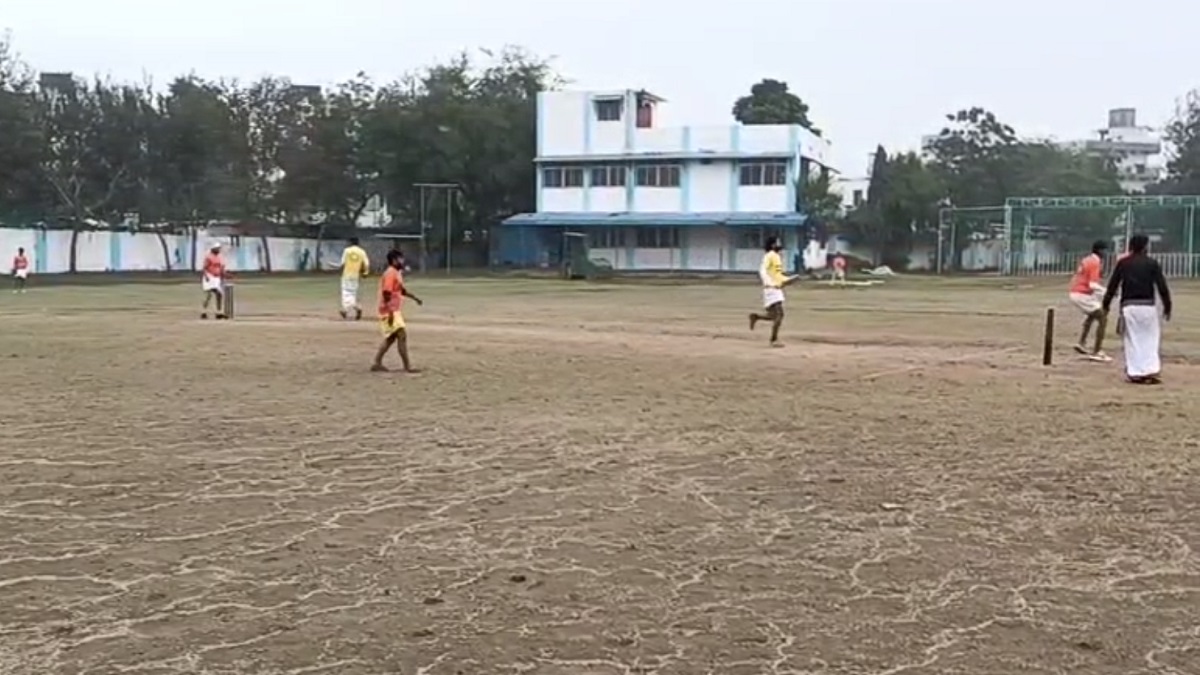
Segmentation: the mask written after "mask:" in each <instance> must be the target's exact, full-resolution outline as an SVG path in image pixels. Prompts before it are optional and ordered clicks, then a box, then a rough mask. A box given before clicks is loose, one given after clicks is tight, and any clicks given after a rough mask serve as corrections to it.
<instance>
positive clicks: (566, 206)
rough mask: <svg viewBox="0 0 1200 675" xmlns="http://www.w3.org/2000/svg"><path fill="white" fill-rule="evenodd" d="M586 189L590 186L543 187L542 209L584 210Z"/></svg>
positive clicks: (566, 211) (572, 211) (561, 210)
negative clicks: (584, 192)
mask: <svg viewBox="0 0 1200 675" xmlns="http://www.w3.org/2000/svg"><path fill="white" fill-rule="evenodd" d="M586 189H588V188H542V198H541V200H540V202H541V205H542V207H541V210H542V211H549V212H551V213H577V212H580V211H583V191H584V190H586ZM622 210H623V209H622Z"/></svg>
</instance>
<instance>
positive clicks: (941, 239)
mask: <svg viewBox="0 0 1200 675" xmlns="http://www.w3.org/2000/svg"><path fill="white" fill-rule="evenodd" d="M1198 206H1200V196H1191V195H1162V196H1140V195H1117V196H1096V197H1012V198H1009V199H1007V200H1006V201H1005V203H1004V205H1003V206H982V207H966V208H962V207H946V208H943V209H941V210H940V212H939V222H938V225H939V226H938V257H937V259H938V267H937V271H938V272H939V273H941V272H998V273H1000V274H1004V275H1009V276H1038V275H1065V274H1070V273H1072V272H1073V271H1074V270H1075V267H1076V266H1077V265H1078V264H1079V259H1080V258H1081V257H1082V256H1084V255H1085V254H1087V253H1088V252H1089V251H1090V250H1091V247H1092V244H1093V242H1095V241H1097V240H1102V241H1105V242H1107V243H1108V244H1109V245H1110V246H1111V247H1112V249H1113V250H1115V251H1121V250H1124V248H1125V242H1127V241H1128V240H1129V237H1130V236H1132V235H1133V234H1135V233H1141V234H1145V235H1147V236H1149V237H1150V250H1151V252H1152V253H1153V255H1154V256H1155V257H1156V258H1158V260H1159V261H1160V262H1162V264H1163V268H1164V271H1165V272H1166V273H1167V275H1168V276H1172V277H1198V276H1200V250H1198V249H1197V241H1196V239H1197V237H1196V234H1197V233H1196V228H1197V223H1196V211H1197V207H1198Z"/></svg>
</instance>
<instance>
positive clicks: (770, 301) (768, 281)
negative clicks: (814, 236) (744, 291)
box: [750, 237, 799, 347]
mask: <svg viewBox="0 0 1200 675" xmlns="http://www.w3.org/2000/svg"><path fill="white" fill-rule="evenodd" d="M764 248H765V249H766V253H764V254H763V259H762V265H760V266H759V268H758V278H759V280H760V281H761V282H762V291H763V308H764V309H765V310H766V312H765V313H758V312H754V313H752V314H750V330H754V327H755V326H757V325H758V322H759V321H770V322H771V342H770V344H771V346H772V347H782V346H783V343H781V342H780V341H779V327H780V326H782V325H783V300H784V297H783V288H784V286H787V285H789V284H791V283H792V282H794V281H796V279H798V278H799V277H797V276H787V275H785V274H784V273H783V258H782V257H781V256H780V255H779V252H780V251H781V250H783V241H782V240H781V239H780V238H779V237H770V238H768V239H767V242H766V246H765V247H764Z"/></svg>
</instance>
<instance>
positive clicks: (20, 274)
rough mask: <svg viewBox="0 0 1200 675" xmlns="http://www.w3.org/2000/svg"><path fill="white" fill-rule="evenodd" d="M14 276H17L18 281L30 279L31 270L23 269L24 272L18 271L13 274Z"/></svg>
mask: <svg viewBox="0 0 1200 675" xmlns="http://www.w3.org/2000/svg"><path fill="white" fill-rule="evenodd" d="M13 276H15V277H16V278H18V279H28V278H29V269H28V268H26V269H22V270H17V271H16V272H14V273H13Z"/></svg>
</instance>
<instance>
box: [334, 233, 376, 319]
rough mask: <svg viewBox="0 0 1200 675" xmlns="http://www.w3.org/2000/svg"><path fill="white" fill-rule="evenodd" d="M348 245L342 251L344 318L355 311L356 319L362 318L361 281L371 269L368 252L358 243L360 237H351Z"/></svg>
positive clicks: (342, 313)
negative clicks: (360, 302) (359, 290)
mask: <svg viewBox="0 0 1200 675" xmlns="http://www.w3.org/2000/svg"><path fill="white" fill-rule="evenodd" d="M347 243H348V246H346V249H345V250H344V251H342V282H341V283H342V309H341V311H340V312H339V313H340V314H341V315H342V318H343V319H347V318H349V317H350V312H354V320H355V321H358V320H359V319H361V318H362V305H360V304H359V303H358V287H359V281H360V280H361V279H362V278H363V277H365V276H367V274H369V273H370V271H371V261H370V260H369V259H368V258H367V252H366V251H365V250H363V248H362V247H361V246H359V245H358V237H350V239H349V240H348V241H347Z"/></svg>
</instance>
